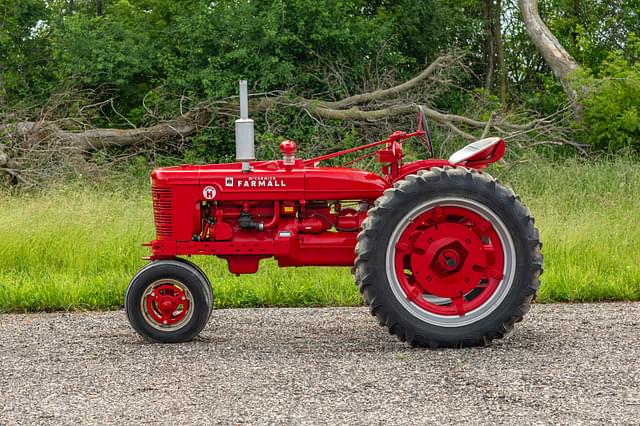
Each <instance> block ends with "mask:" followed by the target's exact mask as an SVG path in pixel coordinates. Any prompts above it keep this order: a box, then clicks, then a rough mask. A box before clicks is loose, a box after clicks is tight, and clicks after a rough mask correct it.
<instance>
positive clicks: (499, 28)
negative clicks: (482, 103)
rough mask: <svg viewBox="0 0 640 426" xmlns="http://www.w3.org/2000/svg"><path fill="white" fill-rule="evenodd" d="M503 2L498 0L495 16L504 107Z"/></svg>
mask: <svg viewBox="0 0 640 426" xmlns="http://www.w3.org/2000/svg"><path fill="white" fill-rule="evenodd" d="M501 19H502V1H501V0H496V4H495V14H494V31H493V34H494V38H495V41H496V62H497V66H498V79H499V81H500V102H501V103H502V104H503V105H504V104H505V102H506V101H507V68H506V67H505V64H504V46H503V44H502V25H501Z"/></svg>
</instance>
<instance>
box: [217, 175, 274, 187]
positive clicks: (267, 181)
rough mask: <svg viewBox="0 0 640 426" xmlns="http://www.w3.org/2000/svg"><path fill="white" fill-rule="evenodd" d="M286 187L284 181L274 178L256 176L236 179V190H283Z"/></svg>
mask: <svg viewBox="0 0 640 426" xmlns="http://www.w3.org/2000/svg"><path fill="white" fill-rule="evenodd" d="M227 179H229V178H227ZM232 184H233V183H232ZM286 186H287V184H286V182H285V181H284V179H278V178H276V177H275V176H256V177H249V178H246V179H236V188H284V187H286Z"/></svg>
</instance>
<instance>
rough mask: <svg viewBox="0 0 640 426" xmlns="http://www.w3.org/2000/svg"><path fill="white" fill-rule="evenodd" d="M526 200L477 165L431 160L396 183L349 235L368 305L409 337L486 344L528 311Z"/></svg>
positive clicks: (532, 242)
mask: <svg viewBox="0 0 640 426" xmlns="http://www.w3.org/2000/svg"><path fill="white" fill-rule="evenodd" d="M540 247H541V244H540V241H539V234H538V231H537V229H536V228H535V227H534V222H533V218H532V217H531V215H530V213H529V210H528V209H527V208H526V207H525V206H524V205H523V204H522V203H521V202H520V200H519V199H518V197H516V195H515V194H514V193H513V191H511V190H510V189H509V188H506V187H504V186H502V185H501V184H499V183H498V182H497V181H496V180H495V179H493V178H492V177H490V176H489V175H487V174H485V173H481V172H478V171H475V170H469V169H465V168H450V167H447V168H434V169H431V170H426V171H421V172H419V173H418V174H417V175H411V176H408V177H407V178H405V179H404V180H402V181H400V182H398V183H396V185H395V186H394V188H392V189H390V190H388V191H385V194H384V195H383V196H382V197H381V198H380V199H379V200H378V201H377V202H376V206H375V207H374V208H372V209H371V210H370V211H369V216H368V218H367V220H366V221H365V223H364V225H363V230H362V232H361V233H360V235H359V236H358V245H357V247H356V252H357V258H356V263H355V274H356V281H357V283H358V286H359V288H360V291H361V293H362V295H363V298H364V300H365V302H366V303H367V304H368V305H369V307H370V310H371V312H372V314H374V315H375V316H377V317H378V319H379V321H380V323H381V324H382V325H384V326H386V327H387V328H388V329H389V331H390V332H391V333H392V334H395V335H396V336H398V337H399V338H400V339H401V340H405V341H407V342H408V343H409V344H411V345H412V346H429V347H438V346H446V347H461V346H475V345H484V344H488V343H489V342H490V341H491V340H492V339H495V338H500V337H503V336H504V335H506V334H507V333H508V332H510V331H511V329H512V328H513V324H514V323H516V322H518V321H520V320H521V319H522V317H523V316H524V315H525V314H526V313H527V312H528V310H529V306H530V303H531V301H532V299H533V297H534V295H535V293H536V290H537V289H538V286H539V276H540V274H541V273H542V255H541V253H540Z"/></svg>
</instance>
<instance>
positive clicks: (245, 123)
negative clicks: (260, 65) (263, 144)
mask: <svg viewBox="0 0 640 426" xmlns="http://www.w3.org/2000/svg"><path fill="white" fill-rule="evenodd" d="M255 159H256V148H255V143H254V132H253V120H251V119H250V118H249V95H248V93H247V80H240V118H239V119H238V120H236V161H241V162H242V171H243V172H245V173H247V172H249V171H251V166H250V165H249V161H253V160H255Z"/></svg>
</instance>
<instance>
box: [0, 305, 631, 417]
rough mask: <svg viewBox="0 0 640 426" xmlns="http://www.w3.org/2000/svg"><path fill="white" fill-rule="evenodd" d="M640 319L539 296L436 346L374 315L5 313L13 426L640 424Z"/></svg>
mask: <svg viewBox="0 0 640 426" xmlns="http://www.w3.org/2000/svg"><path fill="white" fill-rule="evenodd" d="M639 325H640V303H608V304H579V305H563V304H556V305H535V306H534V307H533V309H532V311H531V313H530V314H529V315H528V316H527V317H526V318H525V320H524V321H523V322H522V323H520V324H518V325H517V327H516V331H515V333H514V334H512V335H511V336H509V337H508V338H507V339H503V340H501V341H496V342H494V343H493V345H492V346H490V347H488V348H474V349H462V350H435V351H434V350H423V349H411V348H409V347H407V346H406V345H405V344H403V343H400V342H398V341H396V339H395V338H394V337H393V336H390V335H389V334H387V333H386V331H385V330H384V329H382V328H380V327H379V326H378V325H377V322H376V321H375V320H374V318H372V317H370V316H369V314H368V312H367V311H366V309H364V308H327V309H237V310H216V311H214V312H213V315H212V318H211V321H210V322H209V325H208V326H207V328H206V329H205V330H204V332H203V333H202V335H201V337H200V338H199V339H198V340H196V341H194V342H192V343H188V344H179V345H157V344H148V343H145V342H143V341H142V340H141V339H140V338H138V336H137V335H135V334H134V332H133V331H132V330H131V329H130V328H129V325H128V323H127V320H126V318H125V314H124V312H122V311H120V312H102V313H68V314H67V313H56V314H28V315H0V339H1V340H0V345H1V346H0V424H1V425H3V426H4V425H11V424H73V425H76V424H114V423H115V424H138V423H143V424H151V423H154V424H168V423H172V424H265V423H268V424H283V423H285V424H291V423H292V424H394V425H395V424H430V423H435V422H441V423H447V424H448V423H456V424H460V423H468V424H489V423H492V424H493V423H505V424H519V423H536V424H541V423H544V424H546V423H553V424H576V423H598V424H601V423H616V424H639V422H640V420H639V419H640V327H639Z"/></svg>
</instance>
